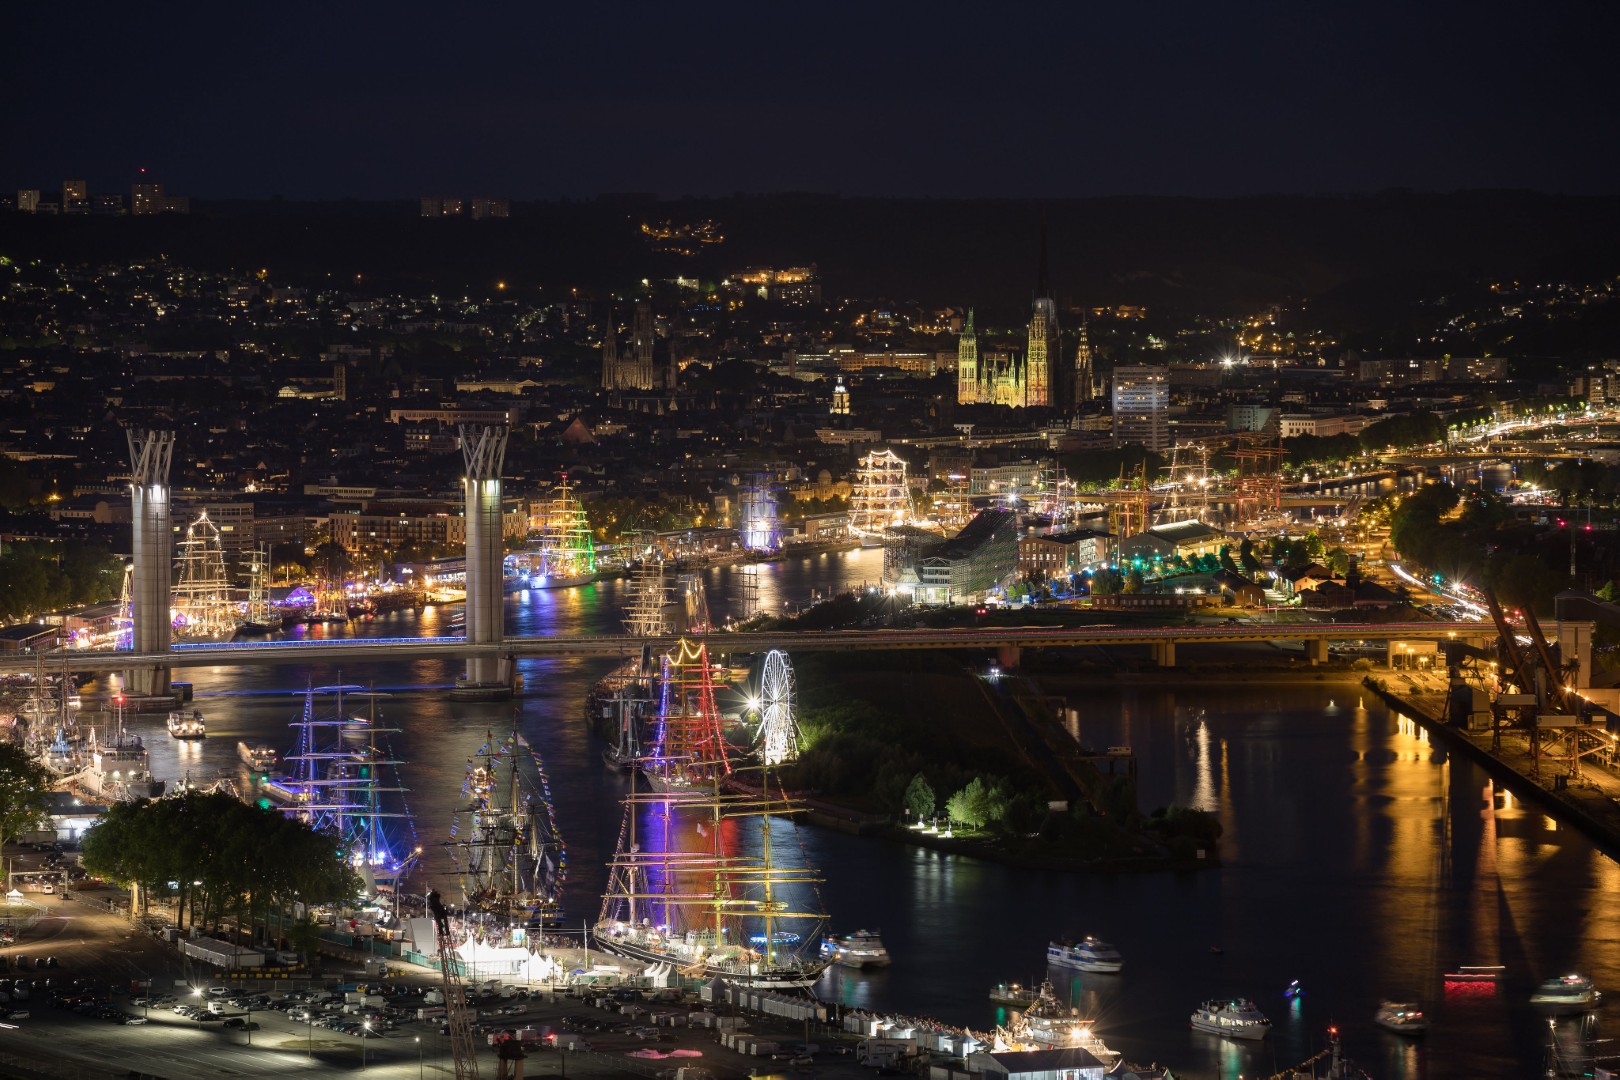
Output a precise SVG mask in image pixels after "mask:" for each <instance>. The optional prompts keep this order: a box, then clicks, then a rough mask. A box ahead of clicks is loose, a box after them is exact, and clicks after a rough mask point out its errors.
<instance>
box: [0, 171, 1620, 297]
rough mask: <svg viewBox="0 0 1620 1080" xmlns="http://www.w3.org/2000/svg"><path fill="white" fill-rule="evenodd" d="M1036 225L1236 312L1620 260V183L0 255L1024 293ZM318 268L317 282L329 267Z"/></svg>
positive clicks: (722, 203) (41, 223)
mask: <svg viewBox="0 0 1620 1080" xmlns="http://www.w3.org/2000/svg"><path fill="white" fill-rule="evenodd" d="M1043 217H1044V218H1045V219H1046V220H1047V221H1048V223H1049V233H1050V240H1049V243H1050V251H1051V270H1052V281H1053V285H1054V288H1055V290H1056V292H1057V293H1058V299H1059V301H1060V303H1061V304H1063V305H1085V306H1093V305H1099V304H1112V303H1127V304H1148V305H1151V306H1154V307H1157V308H1160V309H1161V310H1176V311H1200V312H1215V311H1229V310H1247V309H1251V308H1254V307H1256V306H1258V305H1262V304H1265V303H1268V302H1272V301H1277V300H1283V299H1287V298H1291V297H1300V296H1310V297H1315V298H1318V299H1319V301H1320V303H1321V304H1322V305H1324V310H1323V314H1324V316H1327V315H1328V314H1329V312H1330V311H1331V314H1332V316H1333V318H1334V319H1336V320H1337V319H1345V320H1348V322H1349V323H1352V324H1353V323H1356V322H1360V321H1363V320H1367V319H1374V320H1375V319H1377V318H1378V312H1379V311H1380V310H1381V309H1383V308H1386V307H1389V306H1390V305H1400V304H1404V303H1407V302H1409V301H1410V300H1411V299H1412V298H1414V297H1416V296H1423V295H1432V294H1433V293H1434V292H1436V291H1443V290H1445V289H1446V288H1449V287H1450V285H1451V283H1456V284H1458V285H1461V284H1464V283H1466V282H1467V281H1469V280H1471V279H1478V278H1480V277H1485V278H1494V277H1521V278H1523V277H1529V276H1533V275H1534V274H1536V273H1542V272H1555V271H1557V270H1559V269H1560V268H1564V267H1568V268H1579V269H1581V270H1582V271H1583V272H1585V273H1588V274H1590V273H1614V272H1616V271H1617V270H1620V244H1617V241H1616V238H1617V237H1620V229H1617V226H1620V198H1617V197H1581V196H1562V195H1542V194H1537V193H1534V192H1522V191H1478V192H1458V193H1453V194H1419V193H1410V192H1384V193H1379V194H1374V195H1365V196H1338V195H1333V196H1309V197H1298V196H1264V197H1252V198H1240V199H1192V198H1108V199H1078V200H1066V201H1048V202H1040V203H1037V202H1034V201H1016V200H999V201H986V200H978V201H951V200H921V199H912V200H906V199H867V198H861V199H845V198H839V197H837V196H831V195H827V196H817V195H777V196H770V195H766V196H735V197H731V198H724V199H681V200H667V201H657V200H653V199H650V198H648V197H646V196H615V197H604V198H602V199H598V200H594V201H590V202H547V203H516V204H514V205H513V207H512V217H511V218H510V219H508V220H504V221H477V222H475V221H471V220H468V219H464V218H462V219H449V220H423V219H422V218H420V217H418V216H417V207H416V205H415V204H407V203H358V202H330V203H295V202H255V203H247V202H216V203H209V202H200V203H198V204H196V207H195V212H194V213H193V214H192V215H191V216H189V217H176V218H169V217H163V218H118V219H102V218H78V217H74V218H68V217H61V218H44V217H38V218H36V217H33V216H31V215H24V214H8V215H4V216H3V217H0V252H4V253H7V254H11V255H13V256H19V255H20V256H25V257H42V258H48V259H62V260H69V261H95V260H102V259H113V260H118V259H127V258H130V257H136V256H150V255H153V254H156V253H159V252H163V253H166V254H168V255H169V256H170V257H171V258H173V259H175V260H178V261H181V262H185V263H190V264H195V265H201V266H208V267H215V268H224V267H237V268H249V267H268V268H271V270H272V272H273V274H274V275H275V276H276V277H277V278H278V279H280V280H288V279H296V280H300V281H304V282H307V283H310V284H314V283H318V282H325V281H328V280H333V279H336V280H349V281H351V282H352V280H353V277H354V275H355V274H361V275H363V280H364V281H365V282H366V283H367V284H369V285H374V286H376V287H379V288H387V287H392V286H395V285H402V286H406V287H417V286H433V287H435V288H439V289H442V290H454V289H460V288H471V289H474V290H477V291H478V292H479V293H483V292H485V291H486V290H487V289H488V288H489V287H490V286H491V285H492V284H493V283H494V282H495V281H497V280H503V281H506V282H508V283H509V285H510V286H511V287H512V288H513V289H514V290H517V289H528V288H530V287H533V286H544V287H546V288H548V289H555V288H563V289H566V288H570V287H577V288H580V289H582V290H590V291H597V290H601V289H605V288H614V289H618V290H633V289H634V288H636V287H637V286H638V285H639V282H640V279H641V278H644V277H645V278H664V277H673V276H675V275H677V274H684V275H685V276H687V277H697V278H700V279H703V280H718V279H719V278H720V277H722V276H724V275H726V274H729V273H734V272H736V271H738V270H740V269H742V268H744V267H747V266H751V265H771V264H776V265H783V264H796V263H809V262H814V263H816V264H817V265H818V266H819V267H820V270H821V275H822V278H823V280H824V282H825V287H826V291H827V293H828V295H830V296H870V297H884V298H888V299H893V300H916V301H920V302H922V303H925V304H931V305H933V304H947V303H962V304H969V303H970V304H975V305H977V306H978V307H980V308H981V309H985V310H996V309H1005V310H1006V311H1007V312H1008V313H1012V312H1014V311H1016V310H1017V309H1018V308H1021V307H1022V305H1023V304H1024V303H1025V302H1026V301H1027V299H1028V298H1029V296H1030V295H1031V294H1032V292H1033V289H1034V286H1035V277H1036V262H1037V252H1038V246H1039V230H1040V226H1041V221H1042V219H1043ZM701 219H712V220H714V221H717V222H718V223H719V224H720V226H721V228H722V230H723V232H724V234H725V237H726V239H725V242H724V243H723V244H721V245H717V246H714V247H711V248H707V249H705V250H704V251H703V252H702V254H700V255H698V256H696V257H690V258H689V257H683V256H679V255H671V254H660V253H656V252H654V251H652V250H651V249H650V247H649V246H648V245H647V244H646V243H645V242H644V241H643V238H642V236H641V233H640V226H641V224H642V223H643V222H644V221H646V222H656V221H664V220H672V221H676V222H689V221H696V220H701ZM328 275H330V278H329V277H328Z"/></svg>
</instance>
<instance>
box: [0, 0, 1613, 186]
mask: <svg viewBox="0 0 1620 1080" xmlns="http://www.w3.org/2000/svg"><path fill="white" fill-rule="evenodd" d="M480 14H481V17H479V15H480ZM391 15H392V16H393V17H392V18H391V19H389V20H386V21H381V22H379V21H378V20H375V19H372V18H370V17H368V16H365V15H364V14H362V13H353V12H338V13H323V15H322V18H321V23H320V33H318V34H312V33H310V32H309V31H310V25H309V23H308V21H307V20H304V19H302V18H300V17H299V14H298V11H297V10H296V9H294V10H284V9H278V12H277V13H276V14H275V15H274V16H271V15H263V14H258V13H244V12H235V11H232V12H224V13H221V12H215V13H213V14H212V15H211V17H210V18H209V19H207V20H184V19H182V20H164V21H162V22H155V21H153V20H149V19H146V18H145V17H144V16H142V15H141V14H140V13H139V12H137V11H133V10H129V11H120V10H118V9H114V8H108V9H105V10H102V11H100V12H99V13H97V14H96V15H95V16H94V17H92V18H86V19H83V20H81V21H80V22H79V23H78V24H77V25H75V26H74V27H72V32H70V33H67V32H63V29H62V28H61V27H60V26H58V25H57V24H56V23H55V22H54V20H53V18H52V16H50V15H49V13H47V12H44V11H28V10H25V11H22V12H19V13H17V16H16V18H17V24H16V26H15V28H14V32H13V37H12V40H13V41H14V42H15V43H18V44H21V43H26V45H27V47H26V48H21V49H15V50H13V51H14V53H15V54H16V55H15V56H14V57H13V59H12V62H11V64H10V65H9V68H10V73H11V76H12V79H13V81H14V83H15V85H16V86H17V87H19V88H23V89H24V90H26V88H29V87H33V88H40V87H46V86H49V87H51V88H52V89H51V91H50V92H49V93H45V92H39V91H38V90H37V89H36V90H35V91H34V92H29V93H25V98H26V100H27V101H28V102H29V107H28V108H26V109H19V110H14V111H13V113H12V114H11V115H10V116H9V117H8V118H7V121H6V132H7V145H8V149H9V151H10V152H9V153H8V158H9V160H10V161H11V162H12V168H11V170H8V171H9V172H10V173H11V175H8V176H7V177H5V182H6V184H7V186H12V187H19V188H33V187H45V186H48V185H54V184H56V183H57V182H58V180H59V178H65V177H81V178H84V179H85V180H87V181H88V182H89V186H90V188H91V190H93V191H127V190H128V188H129V186H130V185H131V184H133V183H135V182H138V180H139V178H140V173H139V170H140V169H142V168H145V169H146V170H147V173H148V176H150V177H152V178H155V179H157V180H159V181H160V182H164V183H167V184H168V185H169V187H170V188H171V189H173V190H177V191H185V192H190V193H193V194H194V195H195V196H197V197H201V198H226V197H268V196H272V195H278V194H279V195H282V196H285V197H287V198H290V199H310V198H342V197H354V198H360V199H416V198H420V197H421V196H423V195H430V194H432V193H435V192H442V193H463V194H465V195H468V196H472V195H475V194H478V193H488V194H491V195H494V196H498V197H503V198H512V199H518V200H525V199H537V198H538V199H548V198H558V197H582V196H589V195H594V194H598V193H602V192H613V191H648V192H655V193H658V194H661V195H665V196H680V195H684V194H692V195H699V196H702V195H715V194H724V193H730V192H735V191H761V192H769V191H830V192H843V193H847V194H852V195H879V196H887V195H899V194H905V195H912V196H918V195H921V196H931V197H964V198H979V197H1032V198H1063V197H1088V196H1099V195H1116V194H1157V195H1177V194H1183V195H1215V196H1233V195H1248V194H1260V193H1317V192H1352V191H1372V190H1382V189H1386V188H1392V187H1396V188H1399V187H1410V188H1414V189H1418V190H1452V189H1458V188H1532V189H1539V190H1546V191H1553V192H1567V193H1600V192H1609V191H1612V190H1614V184H1613V179H1612V178H1613V176H1614V175H1615V172H1616V169H1615V166H1616V164H1617V163H1620V162H1617V161H1616V157H1617V154H1620V152H1617V151H1616V150H1615V149H1614V148H1613V147H1612V146H1611V145H1610V144H1609V143H1608V142H1607V141H1605V140H1600V139H1594V138H1593V137H1592V133H1593V132H1595V131H1602V130H1605V129H1606V128H1607V127H1608V126H1609V124H1610V122H1611V121H1612V112H1613V109H1612V104H1611V102H1610V96H1609V95H1608V94H1607V93H1606V92H1605V91H1604V88H1603V86H1602V82H1601V79H1602V74H1603V72H1604V71H1605V70H1606V57H1605V56H1604V55H1603V53H1602V50H1603V49H1604V48H1605V43H1606V41H1607V40H1608V39H1609V37H1610V36H1611V34H1610V32H1609V31H1612V29H1613V25H1612V24H1613V21H1614V18H1615V16H1614V15H1613V13H1612V12H1609V11H1594V10H1592V9H1589V8H1585V7H1577V6H1576V5H1573V4H1559V5H1553V6H1551V7H1550V8H1543V9H1540V10H1538V11H1537V12H1536V13H1535V17H1534V18H1526V17H1524V15H1523V14H1522V13H1517V12H1514V11H1513V9H1509V8H1507V7H1506V6H1492V5H1483V6H1482V5H1469V6H1467V7H1463V6H1462V5H1453V4H1444V5H1430V6H1426V7H1424V8H1423V9H1421V10H1406V9H1400V8H1396V7H1393V6H1391V7H1387V8H1379V7H1374V8H1371V9H1369V8H1367V7H1366V6H1359V7H1357V8H1356V9H1355V10H1354V11H1341V12H1322V11H1312V12H1309V13H1300V12H1297V11H1295V10H1293V9H1285V8H1281V7H1269V6H1263V7H1259V8H1252V9H1249V10H1248V11H1245V12H1240V13H1236V14H1234V13H1232V12H1231V11H1228V10H1224V9H1222V10H1213V9H1205V8H1203V7H1201V6H1194V5H1171V6H1160V7H1157V8H1155V9H1154V11H1152V12H1147V13H1144V12H1138V11H1127V10H1122V9H1113V10H1110V9H1102V8H1092V9H1084V10H1082V9H1078V8H1075V9H1065V8H1058V7H1052V8H1048V9H1045V10H1043V11H1039V12H1035V13H1029V12H1022V11H1006V12H986V11H973V12H971V13H969V12H965V11H956V12H952V11H946V12H937V11H932V10H931V11H928V12H926V13H924V12H921V11H919V10H917V9H912V8H907V7H904V6H897V7H888V8H883V9H880V10H868V9H865V8H857V7H852V6H840V5H833V6H831V7H830V8H828V7H823V8H819V9H817V11H816V12H815V13H809V12H806V13H802V14H789V13H784V12H782V11H780V10H774V9H773V10H761V9H756V8H751V7H743V6H730V7H727V6H721V7H719V8H713V7H711V8H709V9H706V10H705V12H704V13H703V17H702V18H701V19H699V18H694V17H693V16H692V15H691V14H690V13H688V12H685V11H677V10H662V9H646V8H639V7H627V6H618V7H613V6H609V7H607V8H600V7H593V8H590V9H588V10H587V9H575V10H570V9H548V10H546V11H545V12H544V13H543V14H540V13H526V12H521V11H508V12H502V11H493V12H483V13H478V14H469V16H468V17H466V18H464V19H460V20H449V21H447V20H442V19H437V18H433V17H431V16H432V12H431V10H430V9H427V8H426V7H425V6H423V5H412V4H406V5H402V6H396V7H395V8H393V9H391ZM132 86H138V87H140V95H139V97H140V101H141V107H140V108H139V109H135V110H109V109H106V108H105V107H104V106H105V103H106V102H107V101H108V100H110V99H114V98H116V97H117V96H118V95H120V94H122V93H126V92H127V91H128V90H129V89H130V88H131V87H132ZM203 88H206V92H199V90H200V89H203ZM1009 162H1015V163H1016V165H1015V167H1011V168H1009V167H1008V163H1009Z"/></svg>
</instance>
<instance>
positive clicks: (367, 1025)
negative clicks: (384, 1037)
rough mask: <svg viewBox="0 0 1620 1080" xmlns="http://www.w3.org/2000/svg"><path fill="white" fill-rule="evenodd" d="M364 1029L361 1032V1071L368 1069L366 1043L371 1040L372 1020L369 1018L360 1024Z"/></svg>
mask: <svg viewBox="0 0 1620 1080" xmlns="http://www.w3.org/2000/svg"><path fill="white" fill-rule="evenodd" d="M360 1026H361V1027H362V1028H363V1029H364V1030H363V1031H361V1032H360V1071H361V1072H365V1069H366V1043H367V1042H369V1041H370V1040H371V1021H370V1020H367V1021H365V1022H364V1023H362V1024H361V1025H360Z"/></svg>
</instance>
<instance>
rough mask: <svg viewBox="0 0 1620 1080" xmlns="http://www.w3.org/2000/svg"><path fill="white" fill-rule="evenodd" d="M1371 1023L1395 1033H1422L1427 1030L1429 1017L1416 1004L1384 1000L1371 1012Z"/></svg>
mask: <svg viewBox="0 0 1620 1080" xmlns="http://www.w3.org/2000/svg"><path fill="white" fill-rule="evenodd" d="M1373 1023H1375V1024H1377V1025H1378V1026H1379V1027H1381V1028H1383V1029H1384V1030H1385V1031H1393V1032H1394V1033H1395V1034H1397V1035H1422V1034H1423V1033H1424V1032H1425V1031H1428V1030H1429V1018H1428V1017H1427V1016H1424V1015H1423V1010H1422V1009H1420V1008H1418V1007H1417V1006H1416V1005H1411V1004H1404V1003H1401V1002H1398V1001H1386V1002H1384V1003H1383V1004H1382V1005H1380V1006H1378V1011H1377V1012H1376V1013H1374V1014H1373Z"/></svg>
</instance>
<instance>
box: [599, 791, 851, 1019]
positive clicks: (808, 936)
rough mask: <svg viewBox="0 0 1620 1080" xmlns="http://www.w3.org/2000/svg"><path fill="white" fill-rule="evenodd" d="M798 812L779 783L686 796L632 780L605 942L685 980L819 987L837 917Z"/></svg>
mask: <svg viewBox="0 0 1620 1080" xmlns="http://www.w3.org/2000/svg"><path fill="white" fill-rule="evenodd" d="M797 810H798V808H797V807H796V806H794V805H793V804H792V803H790V802H789V801H788V800H787V798H786V796H785V795H784V794H782V793H781V791H780V789H777V790H775V791H773V790H772V789H771V785H770V781H769V778H768V777H767V779H766V781H765V783H764V785H763V786H762V788H761V789H760V790H759V791H758V792H749V791H741V790H739V792H737V793H730V792H722V791H721V790H720V782H719V778H718V776H715V777H713V778H711V781H710V783H709V785H708V786H707V788H704V787H691V788H688V789H687V790H686V791H684V792H681V793H679V794H667V793H664V794H660V793H656V792H648V791H637V790H635V786H634V783H632V787H631V792H630V794H629V795H628V796H626V797H625V800H624V821H623V824H622V825H621V826H620V831H619V843H618V847H617V849H616V851H615V852H614V855H613V858H612V860H611V861H610V862H609V864H608V886H607V892H606V893H604V894H603V897H602V913H601V916H600V918H599V919H598V920H597V923H596V928H595V930H594V937H595V939H596V943H597V944H598V945H599V946H601V947H602V948H604V949H607V950H609V951H611V952H614V953H618V954H619V955H621V956H625V957H628V958H630V959H632V960H637V961H641V962H643V963H645V964H648V965H650V966H656V965H668V966H669V967H671V968H673V969H674V970H675V971H677V972H678V973H679V974H680V975H681V976H682V977H684V978H690V979H713V978H720V979H725V980H727V981H729V982H736V983H742V984H745V985H748V986H753V987H757V988H760V989H770V990H792V989H805V988H808V987H809V986H811V985H813V984H814V983H815V982H816V980H817V979H819V978H821V975H822V973H823V972H824V971H826V969H827V967H828V964H829V963H830V960H828V959H826V958H824V957H822V956H821V955H820V950H819V946H818V944H817V941H818V938H819V937H820V935H821V932H822V929H823V927H824V925H825V923H826V918H827V916H826V913H825V911H823V910H822V907H821V900H820V896H819V891H818V890H817V888H816V886H817V885H819V884H820V882H821V878H820V877H819V876H818V875H817V873H816V871H815V870H813V869H812V868H810V867H809V866H807V865H805V864H804V858H803V851H802V848H801V847H800V845H799V844H798V843H797V837H796V834H795V833H794V830H793V827H792V825H791V820H790V818H791V815H792V814H793V813H795V812H797ZM784 834H785V835H784ZM790 850H791V852H792V854H791V855H790V854H789V851H790Z"/></svg>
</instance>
